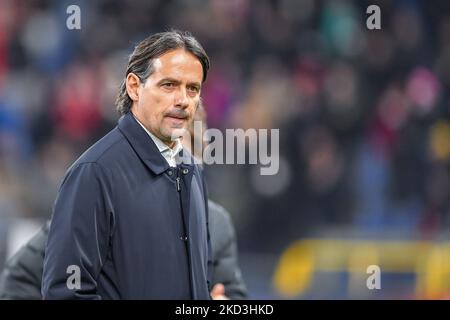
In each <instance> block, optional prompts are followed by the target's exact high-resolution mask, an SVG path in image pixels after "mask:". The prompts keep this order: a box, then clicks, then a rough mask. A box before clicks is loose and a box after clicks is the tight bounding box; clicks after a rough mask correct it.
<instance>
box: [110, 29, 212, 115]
mask: <svg viewBox="0 0 450 320" xmlns="http://www.w3.org/2000/svg"><path fill="white" fill-rule="evenodd" d="M179 48H183V49H185V50H186V51H188V52H190V53H192V54H193V55H194V56H196V57H197V58H198V60H199V61H200V63H201V64H202V67H203V79H202V82H204V81H205V80H206V76H207V74H208V70H209V57H208V55H207V54H206V52H205V50H204V49H203V47H202V46H201V44H200V43H199V42H198V41H197V40H196V39H195V38H194V37H193V36H192V35H191V34H190V33H189V32H182V31H178V30H171V31H167V32H160V33H156V34H154V35H151V36H149V37H147V38H146V39H144V40H142V41H141V42H140V43H139V44H138V45H137V46H136V47H135V48H134V51H133V53H132V54H131V55H130V58H129V59H128V65H127V70H126V73H125V78H124V79H123V81H122V84H121V85H120V91H119V94H118V95H117V99H116V108H117V111H118V112H119V113H120V114H121V115H123V114H125V113H127V112H129V111H130V110H131V105H132V100H131V99H130V97H129V96H128V93H127V88H126V85H125V81H126V79H127V76H128V74H130V73H134V74H135V75H136V76H138V77H139V79H140V81H141V82H142V83H145V81H146V80H147V78H148V77H149V76H150V75H151V74H152V73H153V71H154V68H153V61H154V59H156V58H158V57H160V56H161V55H163V54H164V53H166V52H168V51H171V50H175V49H179Z"/></svg>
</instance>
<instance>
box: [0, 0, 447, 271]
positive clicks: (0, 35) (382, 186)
mask: <svg viewBox="0 0 450 320" xmlns="http://www.w3.org/2000/svg"><path fill="white" fill-rule="evenodd" d="M71 4H77V5H78V6H79V7H80V9H81V29H80V30H69V29H68V28H67V27H66V20H67V17H68V14H67V13H66V8H67V7H68V6H69V5H71ZM370 4H378V5H379V6H380V8H381V30H368V29H367V28H366V19H367V17H368V15H367V14H366V8H367V6H368V5H370ZM169 28H177V29H181V30H188V31H190V32H191V33H193V35H194V36H196V37H197V39H198V40H199V41H200V42H201V43H202V44H203V46H204V47H205V49H206V51H207V52H208V54H209V55H210V58H211V61H212V68H211V71H210V73H209V75H208V79H207V82H206V84H205V86H204V88H203V89H202V96H203V101H204V104H205V107H206V110H207V113H208V126H209V127H211V128H219V129H221V130H224V129H225V128H243V129H249V128H268V129H270V128H277V129H279V130H280V170H279V173H278V174H276V175H273V176H261V175H260V174H259V173H260V170H259V169H260V168H259V166H258V165H212V166H210V167H208V168H207V169H206V170H207V175H208V182H209V191H210V195H211V198H212V199H214V200H216V201H217V202H219V203H220V204H222V205H223V206H225V207H226V208H227V209H228V210H229V211H230V212H231V214H232V217H233V221H234V223H235V225H236V228H237V231H238V239H239V247H240V249H241V250H242V251H246V252H270V253H279V252H280V251H281V250H282V249H283V248H284V247H285V246H286V245H287V244H288V243H289V242H290V241H292V240H295V239H297V238H301V237H307V236H315V235H317V234H318V233H319V232H323V230H328V229H331V228H352V229H354V230H358V231H359V232H361V234H369V233H370V234H372V233H373V232H375V233H377V232H383V231H386V230H393V231H395V232H398V233H399V234H400V233H401V234H405V235H406V236H409V237H416V238H417V237H418V238H427V239H429V238H434V237H441V236H442V235H445V232H446V231H447V230H449V229H450V202H449V192H450V191H449V190H450V188H449V184H450V172H449V168H450V117H449V115H450V91H449V87H450V2H448V1H418V0H417V1H416V0H390V1H388V0H386V1H375V2H374V1H356V0H355V1H344V0H330V1H314V0H280V1H268V0H264V1H252V0H227V1H225V0H211V1H204V0H190V1H187V0H170V1H169V0H159V1H147V0H142V1H137V0H136V1H115V0H108V1H106V0H96V1H87V0H86V1H75V0H70V1H56V0H54V1H50V0H45V1H44V0H36V1H26V0H0V244H1V243H2V239H3V238H2V235H4V234H5V232H6V229H7V226H8V224H9V223H10V222H11V221H13V220H14V219H16V218H18V217H21V218H34V219H40V220H42V221H44V220H45V219H47V218H48V217H49V216H50V214H51V207H52V205H53V201H54V198H55V195H56V192H57V189H58V186H59V184H60V182H61V179H62V177H63V175H64V172H65V170H66V169H67V167H68V166H69V165H70V164H71V163H72V162H73V161H74V160H75V159H76V158H77V157H78V156H79V155H80V154H81V152H83V151H84V150H85V148H86V147H88V146H89V145H91V144H92V143H93V142H94V141H96V140H97V139H98V138H100V137H101V136H102V135H103V134H105V133H106V132H107V131H109V130H110V129H111V128H112V127H113V126H114V125H115V123H116V121H117V119H118V114H117V113H116V111H115V108H114V100H115V95H116V93H117V92H118V87H119V83H120V81H121V79H122V77H123V75H124V72H125V66H126V61H127V55H128V54H129V53H131V51H132V49H133V47H134V45H135V44H136V43H137V42H138V41H139V40H141V39H143V38H144V37H145V36H147V35H149V34H151V33H154V32H159V31H164V30H167V29H169ZM447 235H448V233H447ZM3 237H4V236H3ZM3 240H4V239H3ZM1 261H2V260H1V258H0V262H1ZM0 264H1V263H0Z"/></svg>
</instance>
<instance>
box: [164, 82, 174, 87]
mask: <svg viewBox="0 0 450 320" xmlns="http://www.w3.org/2000/svg"><path fill="white" fill-rule="evenodd" d="M174 86H175V84H173V83H172V82H167V83H164V84H163V87H165V88H173V87H174Z"/></svg>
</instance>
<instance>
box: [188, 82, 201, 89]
mask: <svg viewBox="0 0 450 320" xmlns="http://www.w3.org/2000/svg"><path fill="white" fill-rule="evenodd" d="M188 85H190V86H195V87H197V88H201V87H202V85H201V83H200V82H197V81H193V82H188Z"/></svg>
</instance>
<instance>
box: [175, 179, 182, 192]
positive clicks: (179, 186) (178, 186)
mask: <svg viewBox="0 0 450 320" xmlns="http://www.w3.org/2000/svg"><path fill="white" fill-rule="evenodd" d="M176 181H177V191H178V192H180V191H181V185H180V177H177V179H176Z"/></svg>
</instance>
